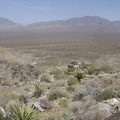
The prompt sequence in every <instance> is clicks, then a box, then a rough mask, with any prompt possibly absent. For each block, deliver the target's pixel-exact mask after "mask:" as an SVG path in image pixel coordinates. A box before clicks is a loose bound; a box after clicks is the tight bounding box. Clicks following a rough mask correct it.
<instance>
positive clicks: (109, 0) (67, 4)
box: [0, 0, 120, 24]
mask: <svg viewBox="0 0 120 120" xmlns="http://www.w3.org/2000/svg"><path fill="white" fill-rule="evenodd" d="M83 16H101V17H104V18H107V19H109V20H120V0H0V17H4V18H8V19H11V20H13V21H15V22H18V23H23V24H27V23H33V22H37V21H49V20H57V19H61V20H62V19H68V18H72V17H83Z"/></svg>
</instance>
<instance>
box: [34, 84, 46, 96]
mask: <svg viewBox="0 0 120 120" xmlns="http://www.w3.org/2000/svg"><path fill="white" fill-rule="evenodd" d="M43 87H44V86H43V85H42V84H40V83H38V84H35V92H34V95H33V96H34V97H36V98H39V97H40V96H41V94H42V93H43V92H44V89H43Z"/></svg>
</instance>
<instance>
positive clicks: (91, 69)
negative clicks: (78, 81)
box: [87, 66, 100, 75]
mask: <svg viewBox="0 0 120 120" xmlns="http://www.w3.org/2000/svg"><path fill="white" fill-rule="evenodd" d="M99 72H100V68H95V67H94V66H92V67H89V68H88V69H87V73H88V74H89V75H92V74H95V75H98V74H99Z"/></svg>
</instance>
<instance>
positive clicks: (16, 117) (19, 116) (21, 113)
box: [9, 104, 38, 120]
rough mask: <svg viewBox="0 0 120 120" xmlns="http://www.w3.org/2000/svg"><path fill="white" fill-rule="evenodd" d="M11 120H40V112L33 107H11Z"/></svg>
mask: <svg viewBox="0 0 120 120" xmlns="http://www.w3.org/2000/svg"><path fill="white" fill-rule="evenodd" d="M9 119H10V120H38V111H36V110H34V109H33V108H32V107H31V106H25V105H21V104H20V105H11V106H10V114H9Z"/></svg>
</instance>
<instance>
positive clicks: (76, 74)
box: [75, 71, 84, 82]
mask: <svg viewBox="0 0 120 120" xmlns="http://www.w3.org/2000/svg"><path fill="white" fill-rule="evenodd" d="M83 77H84V73H83V72H81V71H77V72H76V73H75V78H77V81H78V82H81V79H82V78H83Z"/></svg>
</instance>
